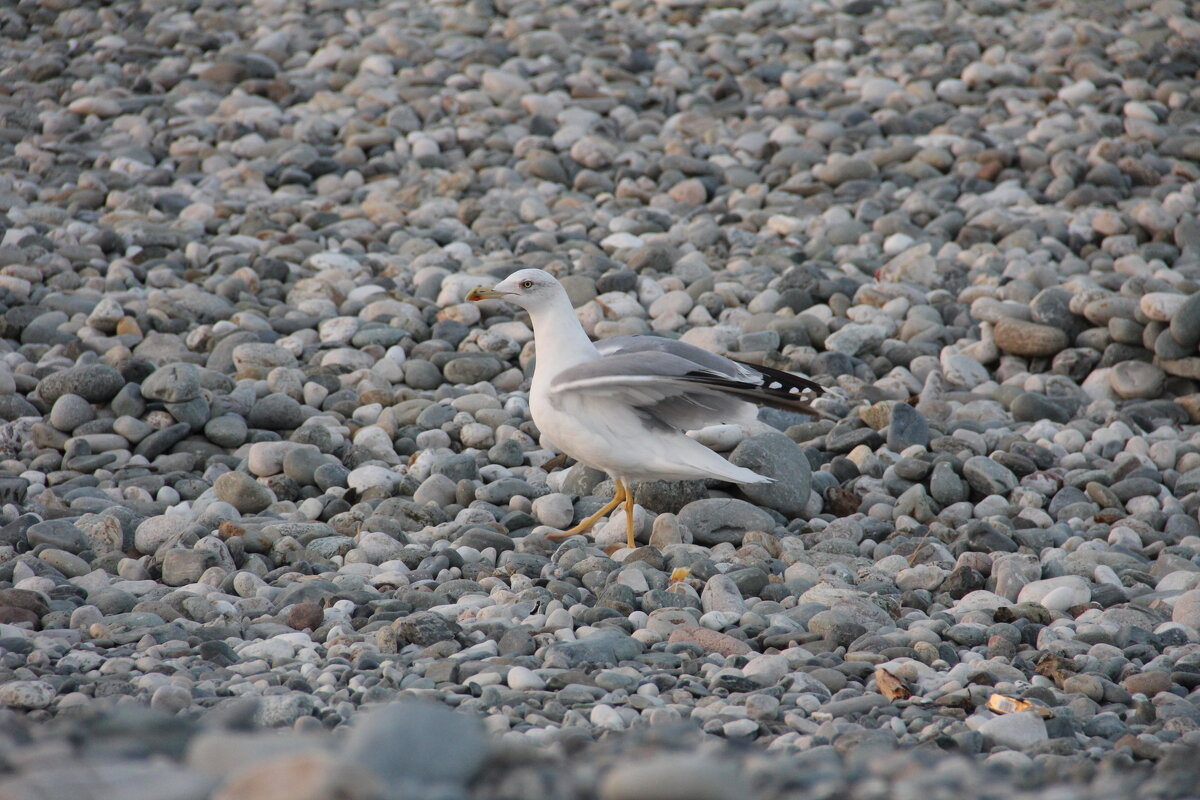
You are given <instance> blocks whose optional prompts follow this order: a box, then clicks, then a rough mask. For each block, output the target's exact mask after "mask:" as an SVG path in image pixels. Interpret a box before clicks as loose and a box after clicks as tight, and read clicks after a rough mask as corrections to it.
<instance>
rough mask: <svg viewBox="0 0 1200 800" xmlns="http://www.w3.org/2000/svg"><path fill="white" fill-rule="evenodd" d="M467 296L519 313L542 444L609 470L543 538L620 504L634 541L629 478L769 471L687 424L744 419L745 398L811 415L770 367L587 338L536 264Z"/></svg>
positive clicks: (653, 342) (743, 477) (734, 476)
mask: <svg viewBox="0 0 1200 800" xmlns="http://www.w3.org/2000/svg"><path fill="white" fill-rule="evenodd" d="M467 299H468V300H471V301H479V300H504V301H507V302H509V303H512V304H514V305H517V306H520V307H521V308H523V309H525V310H526V311H528V312H529V319H530V321H531V322H532V323H533V337H534V343H535V346H536V352H537V360H536V362H535V365H534V370H533V381H532V385H531V387H530V390H529V409H530V412H531V413H532V415H533V421H534V423H535V424H536V425H537V427H538V430H539V431H541V434H542V439H543V441H545V442H549V443H550V444H551V445H553V446H554V447H555V448H556V449H558V450H560V451H562V452H563V453H566V454H567V455H569V456H571V457H572V458H574V459H575V460H576V461H579V462H581V463H583V464H586V465H588V466H591V467H595V468H597V469H600V470H603V471H604V472H607V473H608V475H609V476H610V477H611V478H612V479H613V483H614V486H615V489H616V491H615V493H614V495H613V499H612V500H611V501H610V502H609V503H607V504H606V505H605V506H604V507H603V508H601V509H600V510H599V511H597V512H596V513H595V514H592V515H591V516H589V517H588V518H586V519H584V520H583V521H581V522H580V523H579V524H578V525H575V526H574V527H573V528H570V529H569V530H566V531H563V532H561V533H554V534H550V535H549V536H548V537H547V538H550V539H565V538H567V537H568V536H574V535H576V534H582V533H586V532H587V531H588V530H590V529H591V528H592V526H594V525H595V524H596V522H597V521H599V520H600V519H601V518H603V517H605V516H606V515H608V514H609V513H611V512H612V511H613V510H614V509H615V508H616V507H617V506H619V505H621V504H622V503H624V504H625V529H626V536H627V539H628V546H629V547H630V548H634V547H636V546H637V545H636V543H635V541H634V529H633V506H634V504H633V494H632V492H631V491H630V488H629V487H630V485H631V484H635V483H637V482H640V481H652V480H667V481H673V480H702V479H709V478H715V479H717V480H722V481H728V482H730V483H738V484H745V483H770V482H772V480H773V479H772V478H768V477H766V476H764V475H759V474H758V473H757V472H754V471H752V470H749V469H746V468H745V467H739V466H736V465H734V464H731V463H730V462H729V461H727V460H725V459H724V458H723V457H721V456H720V455H718V454H717V453H716V452H714V451H712V450H710V449H708V448H707V447H705V446H704V445H702V444H701V443H700V442H698V441H696V440H695V439H692V438H691V437H689V436H687V435H686V432H687V431H691V430H696V429H698V428H702V427H704V426H706V425H711V424H714V423H718V422H729V423H748V422H752V421H754V420H755V419H756V417H757V409H756V407H755V406H756V405H766V406H771V407H774V408H781V409H785V410H789V411H799V412H803V413H808V414H819V413H820V412H818V411H817V410H816V409H815V408H813V407H812V405H811V403H812V401H813V400H814V399H816V398H817V397H819V396H821V394H822V393H823V392H824V388H823V387H822V386H821V385H820V384H819V383H816V382H814V381H811V380H809V379H807V378H803V377H799V376H797V375H793V374H791V373H788V372H783V371H782V370H777V369H771V368H768V367H760V366H757V365H752V364H744V363H742V362H739V361H734V360H732V359H729V358H725V357H723V356H719V355H717V354H716V353H712V352H710V351H708V350H704V349H703V348H700V347H696V346H694V345H690V344H687V343H685V342H679V341H676V340H673V339H667V338H664V337H659V336H618V337H613V338H611V339H605V340H602V341H601V342H599V343H593V342H592V341H591V340H590V339H589V338H588V335H587V333H585V332H584V330H583V326H582V325H580V323H579V319H578V317H576V316H575V309H574V308H573V307H572V306H571V301H570V299H569V298H568V297H567V292H566V290H565V289H564V288H563V286H562V284H561V283H559V282H558V280H557V279H555V277H554V276H553V275H551V274H550V273H548V272H545V271H543V270H540V269H522V270H518V271H517V272H514V273H513V274H512V275H510V276H509V277H508V278H506V279H505V280H503V281H501V282H500V283H498V284H496V286H494V287H492V288H490V289H489V288H485V287H482V286H480V287H477V288H475V289H472V290H471V291H470V292H469V293H468V294H467Z"/></svg>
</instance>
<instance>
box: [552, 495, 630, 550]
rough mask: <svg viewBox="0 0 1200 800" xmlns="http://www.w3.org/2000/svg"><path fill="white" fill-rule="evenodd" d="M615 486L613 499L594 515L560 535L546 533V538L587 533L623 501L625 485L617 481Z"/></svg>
mask: <svg viewBox="0 0 1200 800" xmlns="http://www.w3.org/2000/svg"><path fill="white" fill-rule="evenodd" d="M615 486H616V491H615V492H614V493H613V499H612V500H609V501H608V502H607V503H605V504H604V507H603V508H601V509H600V510H599V511H597V512H596V513H595V514H592V515H591V516H590V517H588V518H587V519H585V520H583V521H581V522H580V523H579V524H578V525H576V526H575V527H574V528H571V529H569V530H565V531H562V532H561V533H548V534H546V538H547V539H553V540H557V539H566V538H567V537H568V536H575V535H577V534H581V533H587V532H588V531H590V530H591V529H592V526H593V525H595V524H596V523H597V522H599V521H600V520H601V518H603V517H606V516H608V515H609V514H611V513H612V510H613V509H614V508H616V507H617V506H619V505H621V503H622V502H624V501H625V496H626V494H627V492H626V489H625V484H623V483H621V481H619V480H618V481H616V482H615Z"/></svg>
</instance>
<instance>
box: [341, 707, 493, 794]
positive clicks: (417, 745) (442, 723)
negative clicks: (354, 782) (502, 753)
mask: <svg viewBox="0 0 1200 800" xmlns="http://www.w3.org/2000/svg"><path fill="white" fill-rule="evenodd" d="M487 752H488V743H487V739H486V738H485V737H484V734H483V728H482V726H481V725H480V723H479V721H478V720H477V719H476V718H475V717H471V716H468V715H467V714H459V713H456V712H454V711H451V710H450V709H448V708H444V707H442V706H439V705H435V704H433V703H423V702H419V701H402V702H399V703H391V704H389V705H386V706H382V707H380V708H377V709H375V710H373V711H371V712H369V713H367V714H365V715H363V716H362V718H361V719H359V721H358V723H357V724H356V725H355V726H354V728H353V730H351V731H350V735H349V736H348V737H347V739H346V747H345V749H344V750H343V751H342V755H343V757H344V758H345V759H346V760H347V761H351V762H356V763H358V764H361V765H363V766H364V767H366V768H367V769H370V770H371V771H372V772H374V773H375V774H376V775H377V776H378V777H379V779H380V781H381V782H382V783H383V784H384V785H393V784H398V783H401V782H408V781H418V782H425V783H453V784H458V785H465V784H467V783H468V782H469V781H470V780H471V779H472V778H473V777H475V774H476V773H477V772H479V769H480V767H482V766H483V761H484V759H485V758H486V756H487Z"/></svg>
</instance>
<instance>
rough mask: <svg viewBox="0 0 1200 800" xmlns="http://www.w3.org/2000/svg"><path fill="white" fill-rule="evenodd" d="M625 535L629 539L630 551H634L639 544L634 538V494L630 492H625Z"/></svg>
mask: <svg viewBox="0 0 1200 800" xmlns="http://www.w3.org/2000/svg"><path fill="white" fill-rule="evenodd" d="M625 535H626V537H628V539H629V541H628V545H629V549H630V550H633V549H634V548H635V547H637V542H636V541H634V538H633V494H632V493H631V492H630V491H629V490H626V491H625Z"/></svg>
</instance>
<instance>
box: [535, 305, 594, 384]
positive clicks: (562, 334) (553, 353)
mask: <svg viewBox="0 0 1200 800" xmlns="http://www.w3.org/2000/svg"><path fill="white" fill-rule="evenodd" d="M529 320H530V322H532V323H533V335H534V337H535V338H536V340H537V363H536V366H535V367H534V378H533V379H534V381H535V382H538V383H547V382H549V381H551V380H553V379H554V376H555V375H557V374H558V373H560V372H562V371H563V370H564V369H568V368H570V367H573V366H575V365H576V364H582V363H583V362H585V361H592V360H595V359H597V358H599V357H600V354H599V353H598V352H597V351H596V346H595V345H593V344H592V340H591V339H589V338H588V336H587V334H586V333H584V331H583V326H582V325H580V324H579V318H578V317H576V316H575V309H573V308H572V307H571V301H570V300H569V299H568V298H567V294H566V292H563V293H561V294H559V295H558V296H557V297H555V298H554V299H553V300H552V301H550V302H548V303H546V304H544V305H541V306H538V307H537V308H531V309H529Z"/></svg>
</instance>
